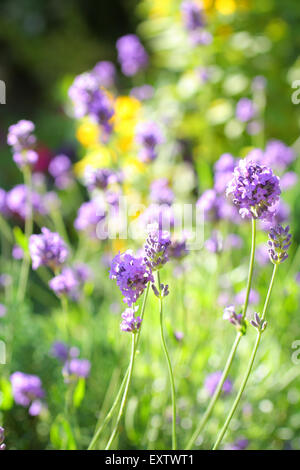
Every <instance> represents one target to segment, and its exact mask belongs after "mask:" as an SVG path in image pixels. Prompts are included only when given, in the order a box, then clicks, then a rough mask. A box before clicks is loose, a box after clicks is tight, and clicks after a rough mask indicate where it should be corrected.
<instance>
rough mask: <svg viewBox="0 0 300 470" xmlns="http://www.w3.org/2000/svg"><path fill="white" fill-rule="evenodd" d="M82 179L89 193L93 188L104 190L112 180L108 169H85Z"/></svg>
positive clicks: (111, 173) (111, 174) (110, 171)
mask: <svg viewBox="0 0 300 470" xmlns="http://www.w3.org/2000/svg"><path fill="white" fill-rule="evenodd" d="M84 179H85V184H86V186H87V187H88V189H89V190H90V191H92V190H93V189H95V188H98V189H106V188H107V186H108V185H109V183H110V182H111V180H112V179H113V172H112V170H110V169H109V168H92V167H86V169H85V174H84Z"/></svg>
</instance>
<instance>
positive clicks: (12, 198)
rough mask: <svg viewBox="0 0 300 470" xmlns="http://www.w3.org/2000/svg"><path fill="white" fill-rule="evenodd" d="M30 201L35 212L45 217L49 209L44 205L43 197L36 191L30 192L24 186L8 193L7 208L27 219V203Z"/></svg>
mask: <svg viewBox="0 0 300 470" xmlns="http://www.w3.org/2000/svg"><path fill="white" fill-rule="evenodd" d="M28 199H30V200H31V202H32V207H33V211H34V212H36V213H38V214H42V215H45V214H46V213H47V209H46V207H45V205H44V203H43V200H42V197H41V196H40V194H38V193H37V192H35V191H30V190H29V189H28V188H27V186H25V185H24V184H18V185H17V186H15V187H14V188H13V189H11V190H10V191H9V192H8V193H7V197H6V204H7V208H8V209H9V211H10V212H12V213H13V214H16V215H18V216H19V217H21V218H22V219H25V218H26V216H27V215H28V205H27V203H26V201H27V200H28Z"/></svg>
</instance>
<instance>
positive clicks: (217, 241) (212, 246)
mask: <svg viewBox="0 0 300 470" xmlns="http://www.w3.org/2000/svg"><path fill="white" fill-rule="evenodd" d="M204 246H205V248H206V249H207V251H209V252H210V253H220V252H221V251H222V249H223V237H222V235H221V233H220V232H219V231H218V230H213V231H212V234H211V237H210V238H208V240H206V241H205V243H204Z"/></svg>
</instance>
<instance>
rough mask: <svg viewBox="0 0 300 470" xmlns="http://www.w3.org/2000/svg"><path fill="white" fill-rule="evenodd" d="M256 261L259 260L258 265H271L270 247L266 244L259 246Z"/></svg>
mask: <svg viewBox="0 0 300 470" xmlns="http://www.w3.org/2000/svg"><path fill="white" fill-rule="evenodd" d="M255 259H256V260H257V262H258V264H260V265H261V266H265V265H266V264H268V263H269V261H270V259H269V252H268V247H267V245H266V244H265V243H262V244H261V245H258V247H257V248H256V251H255Z"/></svg>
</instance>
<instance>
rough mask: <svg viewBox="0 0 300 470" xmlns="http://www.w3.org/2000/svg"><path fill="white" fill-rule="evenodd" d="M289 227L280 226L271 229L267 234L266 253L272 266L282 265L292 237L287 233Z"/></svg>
mask: <svg viewBox="0 0 300 470" xmlns="http://www.w3.org/2000/svg"><path fill="white" fill-rule="evenodd" d="M289 230H290V228H289V226H288V225H287V226H286V227H285V228H283V226H282V225H279V224H278V225H277V226H276V227H272V228H271V229H270V232H269V240H268V251H269V256H270V260H271V261H272V263H273V264H280V263H283V262H284V261H285V260H286V259H287V257H288V254H287V250H288V249H289V247H290V246H291V243H292V242H291V238H292V235H291V233H289Z"/></svg>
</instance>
